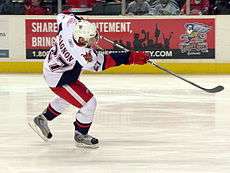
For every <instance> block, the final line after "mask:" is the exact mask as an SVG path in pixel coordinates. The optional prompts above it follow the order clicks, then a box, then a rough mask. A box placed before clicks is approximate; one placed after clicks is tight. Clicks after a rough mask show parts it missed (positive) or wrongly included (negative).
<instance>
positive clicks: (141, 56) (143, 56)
mask: <svg viewBox="0 0 230 173" xmlns="http://www.w3.org/2000/svg"><path fill="white" fill-rule="evenodd" d="M149 58H150V54H149V53H145V52H143V51H140V52H138V51H132V52H131V53H130V55H129V63H128V64H140V65H143V64H146V63H147V61H148V60H149Z"/></svg>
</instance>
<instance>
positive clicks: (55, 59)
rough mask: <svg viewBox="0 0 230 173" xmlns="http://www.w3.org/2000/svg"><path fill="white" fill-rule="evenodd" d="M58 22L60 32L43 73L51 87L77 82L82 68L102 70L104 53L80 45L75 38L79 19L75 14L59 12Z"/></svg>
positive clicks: (45, 63) (46, 60)
mask: <svg viewBox="0 0 230 173" xmlns="http://www.w3.org/2000/svg"><path fill="white" fill-rule="evenodd" d="M57 22H58V26H59V33H58V35H57V37H56V41H55V43H54V45H53V47H52V48H51V49H50V51H49V53H48V55H47V57H46V58H45V61H44V65H43V75H44V78H45V80H46V82H47V84H48V85H49V87H57V86H62V85H65V84H70V83H73V82H76V81H77V80H78V77H79V75H80V73H81V71H82V70H90V71H101V70H102V66H103V62H104V54H98V53H97V52H95V51H94V50H93V49H92V48H86V47H80V46H78V45H77V44H76V43H75V40H74V39H73V29H74V26H75V25H76V22H78V19H76V18H75V16H74V15H64V14H59V15H58V17H57Z"/></svg>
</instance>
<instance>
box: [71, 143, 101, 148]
mask: <svg viewBox="0 0 230 173" xmlns="http://www.w3.org/2000/svg"><path fill="white" fill-rule="evenodd" d="M75 145H76V147H79V148H89V149H97V148H99V144H94V145H87V144H84V143H79V142H75Z"/></svg>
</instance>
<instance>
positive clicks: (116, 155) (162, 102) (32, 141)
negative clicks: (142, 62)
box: [0, 74, 230, 173]
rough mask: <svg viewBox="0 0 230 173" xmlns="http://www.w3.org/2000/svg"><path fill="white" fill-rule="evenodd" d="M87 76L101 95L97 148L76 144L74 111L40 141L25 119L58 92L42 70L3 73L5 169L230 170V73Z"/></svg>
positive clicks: (3, 172) (56, 172) (0, 154)
mask: <svg viewBox="0 0 230 173" xmlns="http://www.w3.org/2000/svg"><path fill="white" fill-rule="evenodd" d="M183 76H184V75H183ZM184 77H186V78H187V79H189V80H192V81H193V82H196V83H198V84H200V85H202V86H204V87H210V88H212V87H214V86H216V85H219V84H222V85H224V86H225V90H224V91H222V92H220V93H217V94H208V93H205V92H203V91H201V90H199V89H197V88H195V87H193V86H191V85H189V84H187V83H185V82H183V81H181V80H178V79H176V78H174V77H171V76H168V75H83V76H82V77H81V80H82V81H83V82H84V83H85V84H86V85H87V86H88V88H89V89H91V91H92V92H93V93H94V94H95V96H96V98H97V100H98V107H97V111H96V117H95V121H94V123H93V126H92V128H91V130H90V132H91V134H92V135H95V136H96V137H98V138H99V139H100V148H99V149H94V150H93V149H80V148H76V147H75V145H74V142H73V125H72V122H73V120H74V112H75V109H74V108H73V107H70V108H69V109H68V110H66V111H65V112H64V114H63V115H62V116H61V117H59V118H57V119H55V120H54V121H53V122H52V123H51V124H50V126H51V129H52V131H53V132H54V135H55V136H54V140H53V141H52V142H49V143H45V142H43V141H42V140H41V139H40V138H39V137H38V136H37V135H36V134H35V133H34V132H33V131H32V130H31V129H30V128H29V126H28V125H27V119H28V118H32V117H33V116H34V115H37V114H39V113H40V112H41V111H43V109H44V108H45V107H46V106H47V104H48V102H49V100H51V99H52V97H53V96H54V95H53V93H52V92H51V91H50V90H49V89H48V87H47V86H46V84H45V82H44V80H43V78H42V76H41V75H20V74H17V75H12V74H11V75H8V74H1V75H0V173H110V172H112V173H113V172H114V173H142V172H145V173H229V172H230V80H229V79H230V76H228V75H226V76H188V75H185V76H184Z"/></svg>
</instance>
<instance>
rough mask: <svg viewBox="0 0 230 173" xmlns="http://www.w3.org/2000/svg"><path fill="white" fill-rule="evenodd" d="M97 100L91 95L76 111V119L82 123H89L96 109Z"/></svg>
mask: <svg viewBox="0 0 230 173" xmlns="http://www.w3.org/2000/svg"><path fill="white" fill-rule="evenodd" d="M96 106H97V101H96V99H95V97H92V98H91V99H90V100H89V101H88V102H87V103H86V104H85V105H84V106H83V107H82V108H81V109H80V110H79V111H78V113H77V117H76V118H77V119H78V120H79V121H80V122H82V123H91V122H92V121H93V117H94V113H95V110H96Z"/></svg>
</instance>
